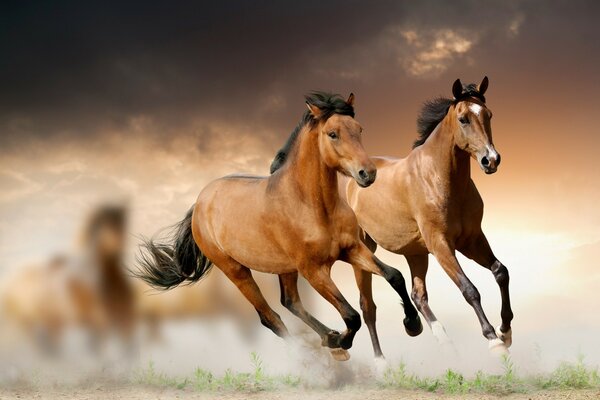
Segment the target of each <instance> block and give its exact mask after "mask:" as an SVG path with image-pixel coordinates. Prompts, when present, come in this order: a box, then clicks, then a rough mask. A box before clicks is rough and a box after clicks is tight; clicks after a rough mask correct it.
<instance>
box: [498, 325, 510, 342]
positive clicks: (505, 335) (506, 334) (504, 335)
mask: <svg viewBox="0 0 600 400" xmlns="http://www.w3.org/2000/svg"><path fill="white" fill-rule="evenodd" d="M496 335H498V339H500V340H502V341H503V342H504V345H505V346H506V347H510V346H511V345H512V329H509V330H508V332H502V331H501V330H500V326H498V327H497V328H496Z"/></svg>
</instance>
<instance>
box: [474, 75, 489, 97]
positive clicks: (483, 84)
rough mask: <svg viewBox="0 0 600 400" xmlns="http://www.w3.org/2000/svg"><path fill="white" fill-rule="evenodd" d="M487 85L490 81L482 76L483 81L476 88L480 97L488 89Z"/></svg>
mask: <svg viewBox="0 0 600 400" xmlns="http://www.w3.org/2000/svg"><path fill="white" fill-rule="evenodd" d="M489 83H490V80H489V79H488V77H487V76H484V77H483V80H482V81H481V83H480V84H479V86H477V91H478V92H479V94H480V95H482V96H483V94H484V93H485V91H486V90H487V88H488V85H489Z"/></svg>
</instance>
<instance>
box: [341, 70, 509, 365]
mask: <svg viewBox="0 0 600 400" xmlns="http://www.w3.org/2000/svg"><path fill="white" fill-rule="evenodd" d="M487 87H488V78H487V77H485V78H484V79H483V81H482V82H481V84H480V85H475V84H469V85H462V83H461V82H460V80H459V79H457V80H456V81H455V82H454V85H453V86H452V94H453V95H454V98H453V99H448V98H437V99H435V100H432V101H429V102H426V103H425V104H424V106H423V109H422V111H421V113H420V116H419V118H418V121H417V125H418V131H419V135H420V136H419V138H418V139H417V140H416V142H415V143H414V146H413V150H412V151H411V152H410V154H409V155H408V156H407V157H406V158H403V159H396V158H391V157H374V158H372V161H373V162H374V163H375V165H376V166H377V170H378V174H377V181H376V182H375V183H374V184H373V185H371V186H370V187H369V188H360V187H358V186H357V185H355V184H354V183H353V182H347V187H346V196H347V200H348V203H349V205H350V206H351V207H352V209H353V210H354V212H355V213H356V216H357V218H358V222H359V224H360V226H361V229H362V230H363V233H362V234H363V239H364V241H365V243H366V244H367V246H368V247H369V249H371V250H372V251H375V249H376V248H377V246H378V245H379V246H381V247H383V248H384V249H386V250H389V251H391V252H393V253H396V254H402V255H404V257H405V258H406V260H407V261H408V265H409V267H410V271H411V275H412V281H413V287H412V299H413V301H414V302H415V304H416V306H417V308H418V309H419V311H420V312H421V314H423V316H424V317H425V320H426V321H427V323H428V324H429V326H430V328H431V330H432V333H433V334H434V336H435V337H436V338H437V339H438V340H439V341H440V342H442V343H443V342H448V341H449V339H448V336H447V335H446V332H445V329H444V327H443V325H442V324H441V323H440V322H439V321H438V320H437V318H436V317H435V315H434V314H433V312H432V311H431V308H430V307H429V304H428V301H427V300H428V296H427V287H426V283H425V276H426V274H427V268H428V254H429V253H431V254H433V255H434V256H435V258H436V259H437V261H438V262H439V264H440V265H441V266H442V268H443V269H444V271H445V272H446V273H447V274H448V276H449V277H450V278H451V279H452V281H453V282H454V283H455V284H456V285H457V286H458V288H459V289H460V291H461V292H462V294H463V296H464V298H465V300H466V301H467V302H468V303H469V304H470V305H471V306H472V307H473V309H474V310H475V313H476V315H477V318H478V319H479V323H480V324H481V328H482V331H483V336H484V337H485V338H486V339H487V340H488V341H489V342H488V343H489V348H490V350H492V351H493V352H495V353H507V352H508V347H510V345H511V343H512V330H511V321H512V319H513V312H512V310H511V306H510V296H509V290H508V284H509V275H508V270H507V268H506V267H505V266H504V265H503V264H502V263H501V262H500V261H499V260H498V259H497V258H496V256H495V255H494V253H493V252H492V249H491V248H490V245H489V243H488V241H487V239H486V237H485V235H484V233H483V231H482V229H481V220H482V217H483V201H482V199H481V196H480V195H479V192H478V191H477V188H476V187H475V184H474V183H473V180H472V179H471V176H470V174H471V165H470V158H474V159H475V160H476V161H477V163H478V164H479V166H480V167H481V169H482V170H483V172H485V173H486V174H493V173H494V172H496V170H497V168H498V165H499V164H500V154H498V152H497V151H496V148H495V147H494V143H493V141H492V130H491V124H490V120H491V118H492V112H491V111H490V109H489V108H488V107H487V105H486V101H485V97H484V93H485V91H486V89H487ZM456 251H459V252H461V253H462V254H464V255H465V256H466V257H467V258H470V259H472V260H474V261H475V262H477V263H478V264H480V265H482V266H483V267H484V268H487V269H489V270H490V271H491V272H492V274H493V275H494V278H495V280H496V282H497V283H498V285H499V287H500V295H501V298H502V309H501V317H502V324H501V325H500V326H498V327H497V328H496V329H494V328H493V327H492V325H491V324H490V322H489V321H488V319H487V317H486V315H485V313H484V311H483V308H482V307H481V301H480V294H479V291H478V290H477V288H476V287H475V286H474V285H473V283H471V281H470V280H469V279H468V278H467V276H466V275H465V273H464V272H463V270H462V268H461V266H460V264H459V263H458V260H457V258H456V255H455V252H456ZM355 276H356V281H357V284H358V287H359V289H360V293H361V304H363V303H364V304H365V308H364V309H363V312H364V318H365V322H366V324H367V326H368V328H369V331H370V333H371V338H372V342H373V349H374V352H375V356H376V357H382V352H381V348H380V345H379V341H378V339H377V331H376V327H375V304H374V302H373V298H372V294H371V276H370V274H369V272H368V271H364V270H359V269H355Z"/></svg>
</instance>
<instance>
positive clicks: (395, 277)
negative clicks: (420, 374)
mask: <svg viewBox="0 0 600 400" xmlns="http://www.w3.org/2000/svg"><path fill="white" fill-rule="evenodd" d="M344 261H347V262H349V263H350V264H352V266H353V267H354V268H355V269H356V268H360V269H361V270H363V271H367V272H370V273H372V274H376V275H379V276H382V277H383V278H385V280H386V281H388V283H389V284H390V285H391V286H392V288H394V290H395V291H396V293H398V295H399V296H400V298H401V299H402V303H403V305H404V315H405V318H404V321H403V322H404V328H405V329H406V333H408V335H409V336H417V335H419V334H420V333H421V332H423V324H422V323H421V318H419V313H418V312H417V309H416V308H415V306H414V305H413V303H412V301H411V299H410V296H409V294H408V291H407V290H406V281H405V280H404V277H403V276H402V273H401V272H400V271H398V270H397V269H395V268H392V267H390V266H389V265H387V264H385V263H384V262H383V261H381V260H380V259H378V258H377V257H376V256H375V255H374V254H373V253H372V252H371V251H370V250H369V249H368V248H367V247H366V246H365V245H364V244H363V243H362V242H361V243H358V244H356V245H355V246H353V247H351V248H350V249H348V250H347V251H346V255H345V257H344Z"/></svg>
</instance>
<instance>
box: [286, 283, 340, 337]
mask: <svg viewBox="0 0 600 400" xmlns="http://www.w3.org/2000/svg"><path fill="white" fill-rule="evenodd" d="M279 287H280V289H281V304H282V305H283V306H284V307H285V308H287V309H288V310H289V311H290V312H291V313H292V314H294V315H295V316H296V317H298V318H300V319H301V320H302V321H304V323H305V324H306V325H308V326H309V327H310V328H311V329H312V330H314V331H315V332H317V334H318V335H319V336H320V337H321V342H322V345H323V346H327V347H333V348H335V347H339V346H337V345H336V343H335V340H339V338H338V336H339V335H340V333H339V332H336V331H334V330H332V329H330V328H328V327H327V326H325V325H323V324H322V323H321V322H320V321H319V320H317V319H316V318H315V317H313V316H312V315H311V314H310V313H309V312H308V311H306V309H305V308H304V305H303V304H302V301H301V300H300V293H298V272H290V273H287V274H281V275H279Z"/></svg>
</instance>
